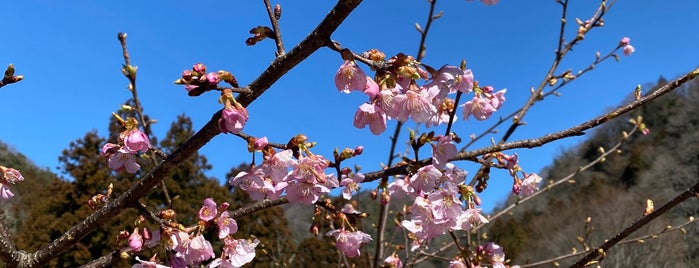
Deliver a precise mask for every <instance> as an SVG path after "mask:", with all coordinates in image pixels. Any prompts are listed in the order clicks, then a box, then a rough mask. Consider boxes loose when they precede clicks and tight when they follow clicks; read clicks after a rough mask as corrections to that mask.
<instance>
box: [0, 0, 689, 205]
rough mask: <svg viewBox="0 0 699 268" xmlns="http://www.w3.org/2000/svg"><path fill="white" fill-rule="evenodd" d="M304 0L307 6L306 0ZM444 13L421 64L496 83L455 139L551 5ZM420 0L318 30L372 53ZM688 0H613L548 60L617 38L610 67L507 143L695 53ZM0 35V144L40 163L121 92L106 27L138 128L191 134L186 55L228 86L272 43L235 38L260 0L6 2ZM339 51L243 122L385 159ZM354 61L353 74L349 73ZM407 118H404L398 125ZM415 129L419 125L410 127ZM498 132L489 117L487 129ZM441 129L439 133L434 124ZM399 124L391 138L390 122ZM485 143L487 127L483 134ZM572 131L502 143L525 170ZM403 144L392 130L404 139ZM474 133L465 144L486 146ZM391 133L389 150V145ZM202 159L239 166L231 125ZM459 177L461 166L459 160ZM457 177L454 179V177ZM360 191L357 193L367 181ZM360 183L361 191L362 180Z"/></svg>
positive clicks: (502, 82) (271, 94) (523, 93)
mask: <svg viewBox="0 0 699 268" xmlns="http://www.w3.org/2000/svg"><path fill="white" fill-rule="evenodd" d="M572 2H573V3H572V4H571V6H570V8H569V17H570V20H569V22H570V23H569V34H568V35H567V36H568V37H569V38H570V37H572V35H573V34H574V29H575V27H574V25H573V18H575V17H579V18H581V19H582V20H585V19H587V18H588V17H589V16H590V15H591V14H592V12H593V11H594V8H595V5H594V4H593V3H591V2H593V1H572ZM193 3H196V4H193ZM309 3H312V4H309ZM281 4H282V7H283V15H282V19H281V22H280V24H281V27H282V37H283V40H284V42H285V45H286V48H287V50H289V49H291V48H292V47H293V45H295V44H296V43H297V42H298V41H300V40H302V39H303V38H304V37H305V35H306V34H307V33H308V32H310V31H311V30H312V29H313V28H314V27H315V25H316V24H317V23H318V22H319V21H320V20H321V19H322V18H323V17H324V16H325V14H326V13H327V11H328V10H330V8H331V7H332V5H333V4H334V1H309V2H305V3H300V2H299V1H283V2H281ZM437 9H438V10H443V11H444V12H445V13H444V16H443V17H442V18H441V19H439V20H437V21H436V22H435V23H434V24H433V28H432V32H431V34H430V36H429V38H428V41H427V49H428V50H427V54H426V58H425V59H424V60H423V62H424V63H426V64H429V65H432V66H435V67H439V66H441V65H444V64H452V65H458V64H459V62H460V61H461V59H466V60H467V62H468V66H469V68H471V69H472V70H473V72H474V74H475V77H476V80H479V81H480V83H481V84H482V85H484V84H485V85H493V86H494V87H495V88H496V89H501V88H507V89H508V94H507V96H506V97H507V101H506V103H505V107H504V108H503V110H501V111H500V112H498V113H496V114H495V115H494V118H493V119H491V120H489V121H485V122H477V121H474V120H471V121H462V120H459V122H458V124H457V125H456V126H455V128H454V131H456V132H457V133H459V135H460V136H462V137H464V138H467V137H468V136H469V135H470V134H471V133H476V134H478V133H480V132H481V131H482V130H483V129H485V128H487V127H489V126H490V125H491V124H492V123H493V122H494V121H495V120H496V119H497V116H499V115H503V116H504V115H507V114H509V113H510V112H512V111H513V110H515V109H517V108H518V107H520V106H521V105H522V104H523V103H524V102H525V101H526V98H527V97H528V94H529V89H530V87H532V86H536V85H538V83H539V82H540V81H541V79H542V78H543V77H544V74H545V72H546V70H548V68H549V66H550V63H551V60H552V59H553V56H554V54H553V50H554V48H555V45H556V38H557V35H558V28H559V23H558V21H559V19H560V8H559V5H557V4H556V3H555V2H554V1H512V0H503V1H500V3H499V4H497V5H495V6H485V5H483V4H481V3H479V2H477V1H476V2H466V1H454V0H449V1H439V2H438V5H437ZM427 10H428V4H427V2H426V1H365V3H363V4H362V5H361V6H360V7H359V8H358V9H357V10H356V11H355V12H354V13H353V14H352V15H350V17H349V18H348V19H347V21H346V22H345V24H344V25H342V26H341V27H340V28H339V29H338V31H337V32H336V33H335V34H334V35H333V39H334V40H336V41H338V42H340V43H341V44H342V45H343V46H345V47H348V48H350V49H352V50H354V51H358V52H360V51H364V50H367V49H371V48H377V49H380V50H382V51H384V52H385V53H386V54H387V55H389V56H390V55H394V54H395V53H398V52H404V53H406V54H415V53H416V51H417V46H418V43H419V35H418V33H417V32H416V31H415V28H414V23H415V22H418V23H420V24H423V26H424V20H425V17H426V14H427ZM697 10H699V2H698V1H693V0H678V1H660V0H647V1H628V0H627V1H624V0H621V1H619V2H618V3H616V5H615V6H614V7H613V9H612V11H611V13H609V14H608V16H607V17H606V20H605V26H604V27H602V28H597V29H595V30H594V31H592V32H591V33H590V34H589V35H588V36H587V37H586V39H585V40H584V42H583V43H582V44H581V45H580V46H578V47H576V48H575V50H574V51H573V53H572V54H570V55H569V56H568V57H569V58H567V59H566V60H565V61H564V62H563V64H562V67H561V70H565V69H568V68H572V69H573V70H574V71H577V70H579V69H582V68H585V67H586V66H587V65H588V64H589V63H590V62H591V61H592V60H594V54H595V52H596V51H600V52H602V53H603V54H604V53H606V52H607V51H609V50H610V49H613V48H614V47H615V46H616V44H617V42H618V41H619V39H621V38H622V37H623V36H628V37H630V38H631V43H632V45H634V46H635V47H636V53H635V54H633V55H632V56H630V57H624V56H622V57H621V59H622V60H621V62H619V63H616V62H614V61H610V62H605V63H603V64H601V65H600V66H598V67H597V68H596V69H595V71H594V72H592V73H589V74H586V75H585V76H584V77H582V78H581V79H579V80H578V81H575V82H574V83H572V84H571V85H570V86H568V87H566V88H564V89H563V90H562V96H561V97H554V98H549V99H547V100H546V101H544V102H541V103H538V104H536V105H535V106H534V107H533V109H532V110H531V111H530V113H529V114H528V115H527V117H526V118H525V121H526V122H527V125H526V126H524V127H521V128H520V129H519V130H518V132H516V134H515V135H514V136H513V137H512V139H513V140H516V139H523V138H535V137H538V136H541V135H543V134H546V133H548V132H551V131H557V130H561V129H565V128H568V127H571V126H573V125H575V124H577V123H580V122H583V121H585V120H587V119H589V118H591V117H593V116H596V115H599V114H600V113H602V112H603V111H605V110H607V109H609V108H610V107H612V106H615V105H617V104H619V103H620V102H621V100H622V99H623V98H624V97H625V96H626V95H628V94H629V93H631V92H632V91H633V89H634V87H635V86H636V85H637V84H644V83H648V82H654V81H656V80H657V78H658V77H659V76H661V75H662V76H665V77H667V78H673V77H675V76H678V75H681V74H683V73H684V72H686V71H688V70H690V69H692V68H694V67H696V66H697V64H699V61H697V60H698V59H699V38H698V37H696V35H693V34H690V33H692V32H694V31H695V30H696V26H697V25H699V19H697V16H696V12H697ZM0 14H2V17H3V37H4V41H3V42H0V65H3V68H4V65H6V64H8V63H13V64H14V65H15V67H16V68H17V72H18V74H23V75H24V76H25V81H22V82H21V83H19V84H15V85H10V86H7V87H4V88H1V89H0V99H1V100H2V105H0V115H1V116H2V118H3V120H4V122H3V126H2V127H0V140H2V141H3V142H5V143H8V144H10V145H12V146H13V147H14V148H15V149H16V150H17V151H19V152H21V153H23V154H25V155H26V156H28V157H29V158H30V159H32V160H33V161H35V163H36V164H38V165H40V166H45V167H49V168H52V169H53V168H55V167H56V166H57V165H58V161H57V158H58V156H59V155H60V153H61V150H63V149H64V148H66V147H67V146H68V144H69V143H70V142H71V141H73V140H75V139H78V138H81V137H82V136H83V135H84V134H85V133H86V132H88V131H91V130H97V131H98V133H100V134H101V135H106V131H107V130H106V127H107V120H108V119H109V117H110V114H111V112H112V111H115V110H116V109H118V107H119V105H120V104H121V103H122V102H123V101H124V100H126V99H127V98H129V97H130V95H129V92H128V91H127V90H126V86H127V80H126V79H125V78H124V77H123V76H122V74H121V73H120V70H119V69H120V66H121V64H122V62H123V60H122V57H121V53H120V47H119V43H118V41H117V39H116V34H117V32H126V33H128V36H129V38H128V46H129V50H130V53H131V56H132V63H133V64H134V65H137V66H138V67H139V69H138V70H139V72H138V88H139V95H140V97H141V101H142V103H143V105H144V106H145V111H146V113H147V114H149V115H150V116H151V117H152V118H154V119H157V120H158V121H159V123H158V124H156V125H155V126H154V130H155V131H156V134H158V136H159V137H162V136H163V135H164V134H165V132H166V131H167V129H168V128H169V126H170V122H172V121H173V120H174V119H175V118H176V116H177V115H178V114H181V113H185V114H187V115H189V116H190V117H192V119H193V121H194V125H195V127H196V128H197V129H198V128H199V127H201V126H202V125H203V124H204V123H206V122H207V121H208V120H209V118H210V117H211V115H212V114H213V113H214V112H216V111H217V110H219V109H220V108H221V107H220V105H219V104H218V103H217V98H218V95H217V94H216V93H207V94H204V95H202V96H200V97H197V98H192V97H189V96H187V94H186V92H185V90H184V89H183V88H182V87H180V86H176V85H173V84H172V81H174V80H175V79H176V78H178V76H179V75H180V73H181V71H182V70H184V69H188V68H190V67H191V65H192V64H194V63H198V62H202V63H204V64H206V65H207V66H208V67H209V69H211V70H219V69H225V70H228V71H230V72H232V73H233V74H234V75H236V77H237V78H238V81H239V82H240V83H241V85H244V84H247V83H249V82H250V81H252V80H253V79H254V78H256V77H257V75H258V74H259V73H260V72H261V71H262V70H264V68H266V67H267V65H268V64H269V63H270V62H271V61H272V60H273V57H274V44H273V43H272V42H270V41H269V40H266V41H264V42H262V43H260V44H258V45H256V46H252V47H248V46H246V45H245V42H244V41H245V39H246V38H248V37H249V34H248V31H249V30H250V29H251V28H253V27H255V26H258V25H268V24H269V20H268V19H267V17H266V13H265V10H264V6H263V2H262V1H196V2H192V1H170V2H169V4H157V3H156V2H155V1H127V2H124V1H117V2H115V1H71V4H67V3H65V2H62V1H39V0H27V1H10V2H8V3H5V4H4V6H3V9H2V10H1V11H0ZM340 64H341V58H340V56H339V55H338V54H337V53H335V52H333V51H330V50H329V49H321V50H319V51H318V52H316V53H315V54H313V55H312V56H311V57H310V58H308V60H307V61H305V62H303V63H301V64H300V65H298V66H297V67H296V68H294V69H293V70H291V71H290V72H289V73H288V74H287V75H286V76H285V77H283V78H282V79H281V80H279V81H278V83H276V84H275V85H274V86H273V87H272V88H271V89H270V90H269V91H268V92H267V93H265V95H263V96H262V97H260V98H259V99H258V100H257V101H256V102H255V103H253V104H252V105H251V106H250V107H249V112H250V121H249V122H248V125H247V126H246V128H245V130H244V131H245V132H246V133H249V134H251V135H254V136H267V137H269V139H270V140H271V141H274V142H284V143H285V142H286V141H287V140H288V139H289V138H290V137H292V136H293V135H295V134H298V133H304V134H306V135H307V136H308V137H309V138H310V139H311V140H314V141H317V142H318V146H317V149H316V152H317V153H321V154H325V155H328V156H330V155H331V152H332V149H333V148H335V147H338V148H340V149H342V148H344V147H355V146H357V145H364V146H365V154H364V155H363V156H362V157H361V158H360V159H356V160H355V161H354V162H351V163H352V164H355V163H356V164H360V165H362V166H363V170H364V171H373V170H376V169H378V168H379V167H380V166H379V163H382V162H383V163H385V162H386V160H387V149H388V146H389V134H388V133H389V132H392V131H391V129H392V127H391V126H393V125H392V124H390V125H389V131H387V133H386V134H383V135H380V136H373V135H372V134H371V133H370V132H369V131H368V129H355V128H354V127H353V126H352V118H353V115H354V112H355V109H356V107H357V106H359V105H360V104H361V103H363V102H364V101H366V97H365V96H364V95H363V94H359V93H355V94H350V95H345V94H341V93H339V92H338V91H337V90H336V89H335V87H334V82H333V75H334V73H335V71H336V70H337V68H338V66H339V65H340ZM365 70H367V71H368V69H365ZM406 126H407V127H410V128H413V129H415V128H418V127H417V126H416V125H415V124H414V123H408V124H406ZM419 129H424V128H422V127H420V128H419ZM500 130H501V131H504V127H501V128H500ZM442 131H443V130H442ZM403 133H406V132H405V131H404V132H403ZM493 137H494V138H495V139H499V138H500V135H497V134H496V135H494V136H493ZM580 139H581V138H576V139H569V140H565V141H559V142H554V143H552V144H549V145H546V146H545V147H542V148H538V149H535V150H524V149H523V150H514V151H513V152H517V153H518V154H519V155H520V160H521V161H520V164H521V166H522V167H523V168H524V169H525V170H526V171H529V172H537V171H539V170H540V169H541V168H543V167H545V166H546V165H548V164H549V163H550V162H551V159H552V157H553V156H555V155H556V154H557V153H558V152H560V150H561V148H565V147H567V146H571V144H575V143H576V142H579V141H580ZM404 140H405V139H404ZM488 140H489V139H486V140H484V143H481V144H478V145H477V146H474V147H472V148H477V147H479V146H484V145H487V144H488V142H489V141H488ZM405 148H406V147H405V145H404V143H401V146H400V147H399V148H398V151H399V152H401V151H405ZM202 153H203V154H205V155H206V156H207V157H208V158H209V160H210V162H211V163H212V164H213V165H214V169H213V170H212V172H211V173H210V175H211V176H216V177H218V178H223V176H224V174H225V173H226V172H227V171H228V170H229V169H230V167H232V166H235V165H237V164H239V163H241V162H245V161H249V160H250V156H249V154H247V153H246V150H245V144H244V143H243V142H242V141H241V140H240V139H238V138H236V137H234V136H232V135H220V136H218V137H216V138H214V140H212V141H211V142H210V143H209V144H208V145H207V146H206V147H205V148H204V149H203V150H202ZM464 167H465V168H469V171H471V173H474V172H475V170H474V169H473V168H471V167H469V166H468V165H465V166H464ZM469 178H470V176H469ZM370 187H371V186H368V187H366V188H370ZM510 187H511V178H509V177H508V176H507V174H506V173H505V172H501V173H494V174H492V180H491V182H490V187H489V188H488V190H487V191H486V193H485V194H484V195H483V196H482V197H483V199H484V200H485V202H484V203H485V204H484V207H485V208H486V209H489V208H492V206H493V205H494V204H495V203H496V202H497V200H500V199H502V198H503V197H504V196H506V195H507V194H508V192H509V190H510ZM366 188H365V189H366Z"/></svg>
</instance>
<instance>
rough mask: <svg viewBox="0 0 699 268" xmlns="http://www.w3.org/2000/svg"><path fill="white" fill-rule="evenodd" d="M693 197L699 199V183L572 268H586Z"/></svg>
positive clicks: (636, 222) (607, 242)
mask: <svg viewBox="0 0 699 268" xmlns="http://www.w3.org/2000/svg"><path fill="white" fill-rule="evenodd" d="M692 197H699V182H698V183H696V184H694V185H693V186H692V187H690V188H689V189H687V190H686V191H684V192H682V193H680V194H679V195H677V196H676V197H675V198H673V199H672V200H670V201H668V202H667V203H665V204H664V205H663V206H662V207H660V208H658V209H657V210H655V211H653V212H651V213H650V214H648V215H646V216H643V217H641V218H639V219H638V220H636V221H635V222H634V223H632V224H631V225H629V226H628V227H626V228H625V229H624V230H623V231H621V232H620V233H618V234H617V235H615V236H614V237H613V238H612V239H609V240H607V241H606V242H604V243H603V244H602V245H600V246H599V247H597V248H596V249H594V250H591V251H590V252H589V253H588V254H587V255H585V257H583V258H582V259H581V260H580V261H578V262H576V263H575V264H573V266H571V267H584V266H585V264H587V263H588V262H590V261H592V260H594V259H595V258H597V257H599V256H600V255H601V254H604V253H606V252H607V251H608V250H609V249H610V248H611V247H613V246H614V245H616V244H617V243H619V242H620V241H621V240H622V239H624V238H626V237H627V236H629V235H631V234H632V233H634V232H635V231H637V230H638V229H640V228H641V227H643V226H645V225H646V224H648V223H650V222H651V221H652V220H654V219H655V218H657V217H658V216H660V215H663V214H665V213H666V212H667V211H669V210H670V209H672V208H674V207H675V206H677V205H679V204H680V203H682V202H684V201H685V200H687V199H689V198H692Z"/></svg>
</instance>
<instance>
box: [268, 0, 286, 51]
mask: <svg viewBox="0 0 699 268" xmlns="http://www.w3.org/2000/svg"><path fill="white" fill-rule="evenodd" d="M264 2H265V7H266V8H267V15H269V22H270V23H272V29H273V30H274V43H275V44H276V45H277V57H279V56H282V55H284V43H283V42H282V32H281V31H280V30H279V20H278V19H277V17H276V16H275V15H274V8H273V7H272V4H270V2H269V0H264Z"/></svg>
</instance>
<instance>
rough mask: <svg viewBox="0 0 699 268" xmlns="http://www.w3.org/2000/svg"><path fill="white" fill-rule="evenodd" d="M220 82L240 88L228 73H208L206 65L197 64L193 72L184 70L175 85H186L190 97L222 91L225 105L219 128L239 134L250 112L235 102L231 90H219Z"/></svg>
mask: <svg viewBox="0 0 699 268" xmlns="http://www.w3.org/2000/svg"><path fill="white" fill-rule="evenodd" d="M220 82H226V83H228V84H229V85H231V86H232V87H234V88H237V87H238V80H236V78H235V76H233V74H231V73H230V72H228V71H218V72H209V73H206V65H204V64H202V63H197V64H194V66H192V69H191V70H184V71H183V72H182V77H180V78H178V79H177V80H175V84H178V85H184V88H185V89H186V90H187V94H189V96H199V95H201V94H203V93H204V92H206V91H210V90H220V91H221V97H220V98H219V103H221V104H223V111H222V112H221V119H220V120H219V127H220V128H221V131H222V132H224V133H233V134H238V133H240V132H241V131H242V130H243V127H245V124H246V123H247V121H248V111H247V109H246V108H245V107H243V106H242V105H241V104H240V103H238V102H237V101H236V100H235V97H234V96H233V91H232V90H231V88H219V86H218V84H219V83H220Z"/></svg>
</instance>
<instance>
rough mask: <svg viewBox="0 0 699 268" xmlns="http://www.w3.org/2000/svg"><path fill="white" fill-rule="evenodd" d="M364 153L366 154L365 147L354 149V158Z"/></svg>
mask: <svg viewBox="0 0 699 268" xmlns="http://www.w3.org/2000/svg"><path fill="white" fill-rule="evenodd" d="M363 152H364V146H361V145H359V146H357V147H356V148H354V152H353V154H352V156H358V155H360V154H362V153H363Z"/></svg>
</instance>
